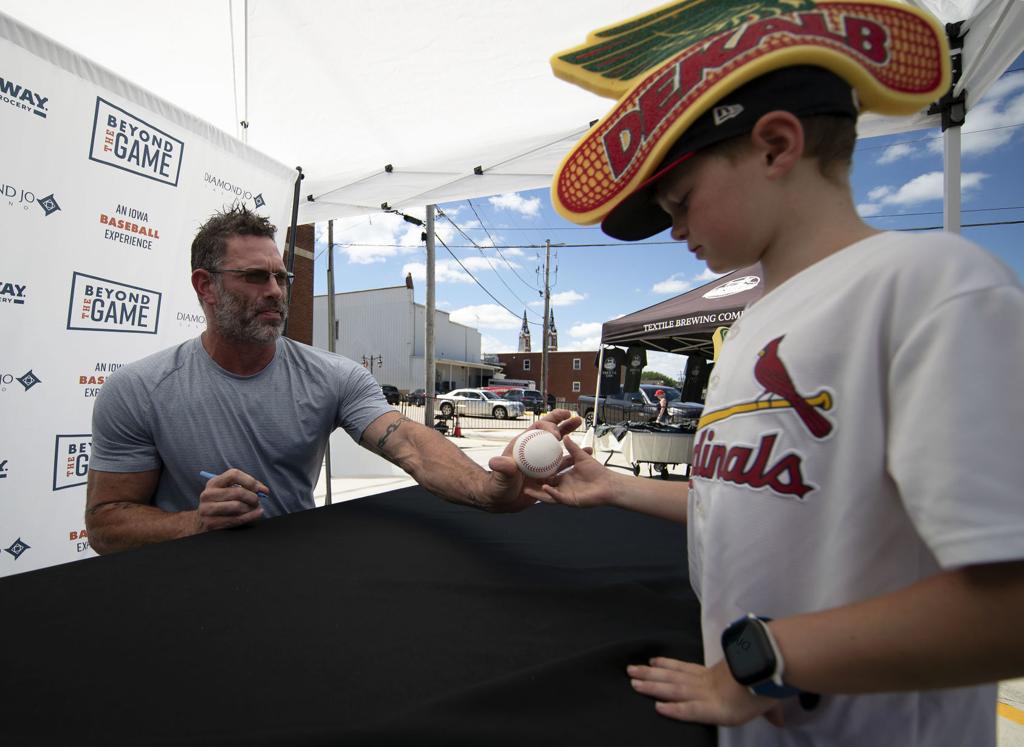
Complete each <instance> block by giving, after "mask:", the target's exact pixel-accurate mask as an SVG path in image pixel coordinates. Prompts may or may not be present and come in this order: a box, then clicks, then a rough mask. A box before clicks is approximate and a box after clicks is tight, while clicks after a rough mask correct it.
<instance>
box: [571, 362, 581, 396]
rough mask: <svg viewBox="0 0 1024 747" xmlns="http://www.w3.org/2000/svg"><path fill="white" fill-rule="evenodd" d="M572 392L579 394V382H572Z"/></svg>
mask: <svg viewBox="0 0 1024 747" xmlns="http://www.w3.org/2000/svg"><path fill="white" fill-rule="evenodd" d="M577 360H579V359H577ZM572 390H573V391H574V392H578V391H579V390H580V382H578V381H574V382H572Z"/></svg>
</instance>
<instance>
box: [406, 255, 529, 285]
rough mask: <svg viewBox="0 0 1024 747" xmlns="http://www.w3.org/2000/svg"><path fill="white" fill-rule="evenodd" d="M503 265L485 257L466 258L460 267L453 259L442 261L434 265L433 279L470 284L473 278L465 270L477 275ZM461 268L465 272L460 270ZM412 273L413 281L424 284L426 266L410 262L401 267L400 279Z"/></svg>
mask: <svg viewBox="0 0 1024 747" xmlns="http://www.w3.org/2000/svg"><path fill="white" fill-rule="evenodd" d="M510 264H511V265H512V266H513V267H518V265H516V264H515V263H514V262H513V263H510ZM499 266H507V265H504V263H503V262H501V260H495V259H489V258H487V257H480V256H475V257H466V258H464V259H463V260H462V265H461V266H460V265H459V263H458V262H456V261H455V260H454V259H442V260H439V261H437V262H435V263H434V278H435V279H436V281H437V282H438V283H472V282H473V278H471V277H470V276H469V274H468V273H467V272H466V270H469V272H472V273H473V274H474V275H477V274H479V273H481V272H485V271H487V270H493V269H497V268H499ZM463 267H465V268H466V270H464V269H462V268H463ZM409 272H411V273H412V277H413V280H419V281H423V282H426V279H427V266H426V264H424V263H423V262H410V263H409V264H406V265H404V266H403V267H402V277H403V278H404V277H405V275H406V273H409Z"/></svg>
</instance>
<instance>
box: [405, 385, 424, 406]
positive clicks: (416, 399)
mask: <svg viewBox="0 0 1024 747" xmlns="http://www.w3.org/2000/svg"><path fill="white" fill-rule="evenodd" d="M405 401H406V402H408V403H409V404H410V405H417V406H418V407H423V405H425V404H426V403H427V390H426V389H424V388H423V387H420V388H419V389H413V390H412V391H411V392H409V394H408V395H407V396H406V398H405Z"/></svg>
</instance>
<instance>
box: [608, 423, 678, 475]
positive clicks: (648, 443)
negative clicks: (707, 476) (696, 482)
mask: <svg viewBox="0 0 1024 747" xmlns="http://www.w3.org/2000/svg"><path fill="white" fill-rule="evenodd" d="M693 435H694V434H692V433H657V432H652V431H629V432H628V433H627V434H626V437H625V438H624V439H623V446H622V453H623V455H624V456H625V457H626V459H627V461H629V463H630V465H632V467H633V474H634V475H639V474H640V465H641V464H647V465H648V468H647V469H648V474H649V475H651V476H652V477H653V475H654V473H655V472H660V473H661V479H663V480H667V479H668V468H669V466H670V465H673V464H685V465H686V476H687V477H689V476H690V464H691V462H692V460H693Z"/></svg>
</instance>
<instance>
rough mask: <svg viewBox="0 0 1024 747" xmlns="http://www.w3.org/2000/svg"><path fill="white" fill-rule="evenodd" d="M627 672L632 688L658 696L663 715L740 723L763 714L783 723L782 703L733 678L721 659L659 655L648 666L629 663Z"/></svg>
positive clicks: (697, 720)
mask: <svg viewBox="0 0 1024 747" xmlns="http://www.w3.org/2000/svg"><path fill="white" fill-rule="evenodd" d="M626 672H627V673H628V674H629V676H630V678H631V684H632V685H633V689H634V690H636V691H637V692H638V693H640V694H642V695H649V696H650V697H652V698H655V699H657V701H658V702H657V703H655V704H654V707H655V709H656V710H657V711H658V713H660V714H661V715H662V716H668V717H669V718H674V719H678V720H680V721H695V722H697V723H702V724H716V725H719V726H739V725H740V724H745V723H747V722H748V721H751V720H753V719H755V718H757V717H758V716H761V715H764V717H765V718H766V719H768V721H770V722H771V723H773V724H775V725H776V726H782V705H781V704H780V703H779V701H777V700H775V699H774V698H763V697H761V696H759V695H754V694H753V693H751V692H750V691H749V690H747V688H745V687H743V685H741V684H740V683H738V682H737V681H736V680H734V679H733V677H732V673H731V672H729V667H728V665H726V663H725V662H724V661H720V662H719V663H718V664H716V665H715V666H713V667H705V666H703V665H701V664H692V663H690V662H686V661H679V660H678V659H668V658H664V657H657V658H654V659H651V660H650V662H649V666H642V665H630V666H628V667H626Z"/></svg>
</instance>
